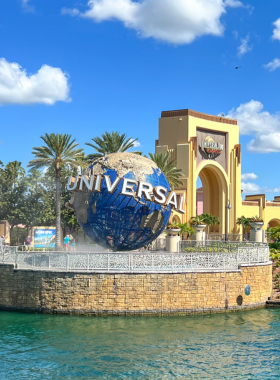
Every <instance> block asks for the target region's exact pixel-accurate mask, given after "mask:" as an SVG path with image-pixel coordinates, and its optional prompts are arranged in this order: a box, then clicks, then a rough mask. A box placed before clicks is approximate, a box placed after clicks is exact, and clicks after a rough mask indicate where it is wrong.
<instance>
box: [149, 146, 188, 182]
mask: <svg viewBox="0 0 280 380" xmlns="http://www.w3.org/2000/svg"><path fill="white" fill-rule="evenodd" d="M149 156H150V159H151V160H152V161H154V162H155V163H156V164H157V166H158V167H159V169H160V170H161V171H162V172H163V174H164V175H165V177H166V179H167V181H168V182H169V185H170V187H171V188H172V189H174V187H178V186H180V185H183V182H182V181H180V177H182V170H181V169H177V168H176V164H175V160H170V157H171V155H170V153H165V154H162V153H160V154H156V153H155V154H152V153H149Z"/></svg>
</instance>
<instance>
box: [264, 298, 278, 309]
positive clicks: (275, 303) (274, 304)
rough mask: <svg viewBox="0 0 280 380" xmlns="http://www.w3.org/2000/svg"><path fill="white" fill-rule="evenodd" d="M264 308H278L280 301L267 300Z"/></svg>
mask: <svg viewBox="0 0 280 380" xmlns="http://www.w3.org/2000/svg"><path fill="white" fill-rule="evenodd" d="M266 307H267V308H269V307H275V308H280V300H268V301H266Z"/></svg>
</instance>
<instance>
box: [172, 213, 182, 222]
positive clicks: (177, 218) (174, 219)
mask: <svg viewBox="0 0 280 380" xmlns="http://www.w3.org/2000/svg"><path fill="white" fill-rule="evenodd" d="M172 223H181V219H180V218H179V216H178V215H173V217H172Z"/></svg>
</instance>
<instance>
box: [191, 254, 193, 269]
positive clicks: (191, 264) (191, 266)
mask: <svg viewBox="0 0 280 380" xmlns="http://www.w3.org/2000/svg"><path fill="white" fill-rule="evenodd" d="M192 257H193V254H192V253H191V270H192V269H193V262H192Z"/></svg>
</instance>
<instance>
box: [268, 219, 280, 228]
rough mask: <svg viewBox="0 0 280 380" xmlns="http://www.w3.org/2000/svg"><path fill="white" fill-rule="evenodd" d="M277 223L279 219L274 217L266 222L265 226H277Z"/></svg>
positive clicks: (279, 221)
mask: <svg viewBox="0 0 280 380" xmlns="http://www.w3.org/2000/svg"><path fill="white" fill-rule="evenodd" d="M279 224H280V219H277V218H274V219H271V220H270V221H269V222H268V224H267V228H269V227H277V226H279Z"/></svg>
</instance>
